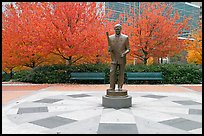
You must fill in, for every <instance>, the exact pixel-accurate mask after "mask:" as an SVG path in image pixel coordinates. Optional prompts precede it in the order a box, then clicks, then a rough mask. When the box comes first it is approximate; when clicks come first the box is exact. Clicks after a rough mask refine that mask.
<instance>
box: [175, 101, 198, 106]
mask: <svg viewBox="0 0 204 136" xmlns="http://www.w3.org/2000/svg"><path fill="white" fill-rule="evenodd" d="M173 102H175V103H178V104H182V105H199V104H201V103H198V102H195V101H191V100H188V101H173Z"/></svg>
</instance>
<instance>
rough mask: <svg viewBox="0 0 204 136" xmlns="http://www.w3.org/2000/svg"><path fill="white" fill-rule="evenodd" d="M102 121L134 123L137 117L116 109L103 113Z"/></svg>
mask: <svg viewBox="0 0 204 136" xmlns="http://www.w3.org/2000/svg"><path fill="white" fill-rule="evenodd" d="M100 123H120V124H134V123H135V119H134V116H133V115H132V114H129V113H125V112H122V111H120V110H115V111H112V112H108V113H102V115H101V120H100Z"/></svg>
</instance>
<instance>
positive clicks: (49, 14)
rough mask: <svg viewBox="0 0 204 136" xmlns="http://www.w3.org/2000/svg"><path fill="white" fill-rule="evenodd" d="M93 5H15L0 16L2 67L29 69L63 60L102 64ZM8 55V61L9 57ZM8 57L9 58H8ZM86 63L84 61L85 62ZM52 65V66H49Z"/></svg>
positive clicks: (100, 31) (99, 21) (100, 28)
mask: <svg viewBox="0 0 204 136" xmlns="http://www.w3.org/2000/svg"><path fill="white" fill-rule="evenodd" d="M101 10H102V5H101V4H99V5H97V4H96V2H90V3H88V2H73V3H72V2H16V3H15V6H14V5H13V4H10V5H8V6H7V7H6V10H5V12H2V18H3V21H2V24H3V29H2V32H3V33H4V34H3V35H4V36H3V37H2V40H3V48H2V49H3V67H5V68H6V67H9V69H11V68H10V67H12V68H13V67H16V66H19V65H22V66H23V65H25V66H28V67H31V68H34V67H36V66H39V65H41V64H47V63H48V61H49V62H50V59H51V60H52V59H53V60H54V61H55V62H54V61H53V64H55V63H56V59H59V58H57V57H54V55H57V56H59V57H61V59H59V62H60V63H61V62H62V60H66V61H67V64H68V65H72V64H74V63H75V62H77V61H79V60H81V59H82V58H83V60H88V61H87V62H92V63H93V61H95V62H96V63H99V62H103V61H104V60H105V59H104V57H105V55H104V54H107V53H105V52H107V51H106V46H107V45H106V39H105V38H103V37H105V32H106V31H107V30H105V28H104V24H103V23H104V22H103V19H104V14H103V12H101ZM9 55H10V57H9ZM11 56H12V57H11ZM85 62H86V61H85ZM50 63H51V64H52V62H50Z"/></svg>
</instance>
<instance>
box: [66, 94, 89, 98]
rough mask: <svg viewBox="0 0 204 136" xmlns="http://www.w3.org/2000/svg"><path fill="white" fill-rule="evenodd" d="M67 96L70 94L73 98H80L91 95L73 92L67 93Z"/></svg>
mask: <svg viewBox="0 0 204 136" xmlns="http://www.w3.org/2000/svg"><path fill="white" fill-rule="evenodd" d="M67 96H70V97H73V98H78V97H89V96H91V95H88V94H73V95H67Z"/></svg>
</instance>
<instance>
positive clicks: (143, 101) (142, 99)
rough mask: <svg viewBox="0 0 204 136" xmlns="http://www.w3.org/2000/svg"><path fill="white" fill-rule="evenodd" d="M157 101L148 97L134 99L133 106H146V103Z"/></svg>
mask: <svg viewBox="0 0 204 136" xmlns="http://www.w3.org/2000/svg"><path fill="white" fill-rule="evenodd" d="M153 101H156V100H155V99H154V98H148V97H132V103H133V104H141V103H142V104H144V103H150V102H153Z"/></svg>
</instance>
